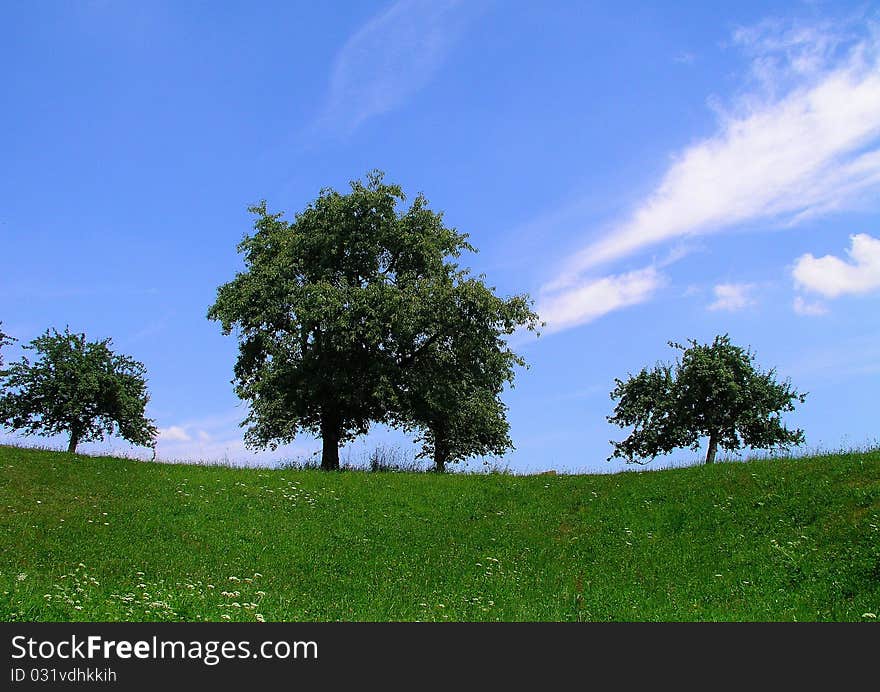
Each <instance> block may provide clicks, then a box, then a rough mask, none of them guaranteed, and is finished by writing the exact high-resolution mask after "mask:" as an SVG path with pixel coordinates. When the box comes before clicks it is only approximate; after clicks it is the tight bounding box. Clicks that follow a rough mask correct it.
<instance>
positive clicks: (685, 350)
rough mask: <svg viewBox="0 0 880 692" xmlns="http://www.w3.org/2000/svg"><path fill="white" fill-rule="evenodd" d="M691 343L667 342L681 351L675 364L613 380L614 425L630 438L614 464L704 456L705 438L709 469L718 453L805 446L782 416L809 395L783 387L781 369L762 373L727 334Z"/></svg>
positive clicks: (616, 446)
mask: <svg viewBox="0 0 880 692" xmlns="http://www.w3.org/2000/svg"><path fill="white" fill-rule="evenodd" d="M688 344H689V345H688V346H684V345H682V344H678V343H674V342H670V343H669V345H670V346H672V347H673V348H675V349H678V350H680V351H681V352H682V353H681V358H680V360H677V361H676V362H675V363H674V364H671V365H670V364H664V363H660V364H658V365H656V366H655V367H653V368H643V369H642V370H641V372H639V374H638V375H630V377H629V379H627V380H626V381H622V380H619V379H618V380H615V385H616V386H615V388H614V390H613V391H612V392H611V398H612V400H615V401H617V402H618V403H617V405H616V407H615V409H614V413H613V415H611V416H609V417H608V421H609V422H610V423H614V424H617V425H619V426H620V427H631V428H632V431H631V432H630V434H629V436H628V437H627V438H626V439H624V440H622V441H621V442H612V444H613V445H614V452H613V453H612V455H611V457H609V459H613V458H621V459H624V460H625V461H627V462H637V463H643V462H644V461H645V460H646V461H650V460H651V459H654V458H655V457H656V456H658V455H660V454H665V453H668V452H671V451H672V450H674V449H677V448H682V447H691V448H692V449H699V446H700V440H701V439H702V438H707V439H708V446H707V453H706V463H707V464H711V463H713V462H714V461H715V455H716V453H717V449H718V447H719V446H720V447H721V448H722V449H726V450H728V451H736V450H739V449H742V448H744V447H751V448H754V449H770V448H783V449H786V448H788V447H790V446H793V445H799V444H802V443H803V441H804V434H803V431H802V430H797V429H795V430H791V429H789V428H787V427H786V426H785V425H784V424H783V423H782V419H781V414H782V413H785V412H789V411H793V410H794V406H795V403H796V402H797V403H803V401H804V400H805V398H806V395H804V394H800V393H798V392H797V391H796V390H795V389H794V388H793V387H792V385H791V383H790V382H789V381H788V380H785V381H783V382H777V381H776V372H775V370H772V369H771V370H769V371H766V372H764V371H761V370H760V369H759V368H758V367H757V366H756V365H755V362H754V360H755V354H754V353H753V352H752V351H751V350H749V349H745V348H742V347H740V346H736V345H734V344H732V343H731V342H730V338H729V337H728V335H726V334H725V335H723V336H716V337H715V339H714V341H713V342H712V343H711V344H700V343H698V342H696V341H694V340H689V341H688Z"/></svg>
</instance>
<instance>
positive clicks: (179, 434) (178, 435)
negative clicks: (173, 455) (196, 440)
mask: <svg viewBox="0 0 880 692" xmlns="http://www.w3.org/2000/svg"><path fill="white" fill-rule="evenodd" d="M157 437H158V440H159V442H189V441H190V440H192V437H190V434H189V433H188V432H187V431H186V429H185V428H183V427H181V426H179V425H172V426H170V427H168V428H159V434H158V435H157Z"/></svg>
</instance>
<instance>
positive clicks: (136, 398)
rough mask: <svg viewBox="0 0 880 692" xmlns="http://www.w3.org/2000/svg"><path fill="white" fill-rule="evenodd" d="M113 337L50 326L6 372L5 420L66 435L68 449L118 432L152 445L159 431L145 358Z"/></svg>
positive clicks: (1, 400)
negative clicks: (150, 406) (151, 413)
mask: <svg viewBox="0 0 880 692" xmlns="http://www.w3.org/2000/svg"><path fill="white" fill-rule="evenodd" d="M110 345H111V340H110V339H104V340H102V341H86V336H85V334H72V333H71V332H70V330H69V329H67V328H65V330H64V332H63V333H62V332H58V331H57V330H47V331H46V333H45V334H43V335H42V336H40V337H37V338H36V339H34V340H33V341H31V342H30V344H28V345H26V346H25V347H24V348H25V350H28V351H33V352H35V353H36V354H37V357H36V359H35V360H34V361H33V362H31V361H30V360H29V359H28V358H27V356H22V358H21V360H20V361H18V362H15V363H11V364H10V365H9V367H8V368H7V369H6V370H5V371H4V372H3V373H2V375H0V383H2V385H3V389H4V390H5V391H4V393H3V394H2V396H0V423H2V424H3V425H4V426H5V427H7V428H9V429H11V430H14V431H18V432H22V433H24V434H25V435H42V436H44V437H50V436H52V435H58V434H66V435H68V437H69V445H68V448H67V451H68V452H71V453H75V452H76V449H77V446H78V445H79V443H80V442H93V441H97V440H103V439H104V435H105V434H107V435H111V434H114V432H115V433H116V434H117V435H118V436H119V437H122V438H123V439H125V440H128V441H129V442H131V443H132V444H136V445H143V446H145V447H148V446H151V445H152V444H153V440H154V439H155V436H156V432H157V430H156V427H155V425H154V424H153V421H151V420H150V419H148V418H146V416H145V415H144V409H145V407H146V405H147V402H148V401H149V395H148V393H147V384H146V380H145V374H146V368H145V367H144V365H143V364H142V363H139V362H138V361H136V360H134V359H132V358H130V357H128V356H124V355H118V354H116V353H113V351H112V350H111V349H110Z"/></svg>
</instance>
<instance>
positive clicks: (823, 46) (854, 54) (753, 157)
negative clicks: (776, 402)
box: [543, 22, 880, 326]
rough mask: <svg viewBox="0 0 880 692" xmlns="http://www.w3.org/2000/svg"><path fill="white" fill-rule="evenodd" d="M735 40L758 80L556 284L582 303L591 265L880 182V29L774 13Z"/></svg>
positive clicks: (848, 195)
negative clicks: (787, 21) (777, 18)
mask: <svg viewBox="0 0 880 692" xmlns="http://www.w3.org/2000/svg"><path fill="white" fill-rule="evenodd" d="M734 43H735V44H736V45H737V46H739V47H740V48H741V49H743V50H744V51H745V52H746V54H747V55H748V57H749V59H750V67H749V77H748V79H747V84H748V85H749V86H748V88H746V89H745V90H744V91H742V92H741V93H740V94H739V95H738V96H737V97H736V98H734V99H732V100H731V102H730V105H729V107H728V109H727V110H723V109H722V108H721V107H719V106H718V104H717V103H715V104H713V107H714V108H715V110H716V111H717V112H718V115H719V122H718V130H717V132H716V133H715V134H714V135H713V136H711V137H708V138H706V139H703V140H701V141H698V142H696V143H694V144H693V145H691V146H689V147H687V148H686V149H684V150H683V151H681V152H679V153H677V154H676V155H675V156H674V157H673V160H672V163H671V164H670V166H669V167H668V169H667V170H666V172H665V174H664V175H663V177H662V179H661V180H660V183H659V184H658V185H657V187H656V188H655V189H654V191H653V192H652V193H651V194H650V195H648V196H647V197H646V198H645V199H644V200H643V201H642V202H641V203H640V204H638V205H637V206H636V207H635V208H634V209H633V211H632V212H631V213H630V214H629V215H628V217H626V218H624V220H623V221H622V222H620V223H618V224H616V225H613V226H611V228H610V230H609V231H606V232H603V233H602V234H601V235H600V236H599V237H596V236H595V234H593V237H594V239H593V240H592V241H591V242H589V243H588V244H587V245H586V246H584V247H583V249H582V250H581V251H580V252H577V253H575V254H574V255H573V256H572V258H571V259H570V260H569V261H568V262H567V263H565V264H564V265H563V266H562V267H560V270H559V271H558V272H557V273H556V275H555V276H554V277H553V278H552V279H551V280H549V281H548V282H547V283H546V284H545V286H544V287H543V290H544V292H562V293H564V294H566V295H570V296H571V297H572V300H574V301H575V302H576V303H577V302H579V295H580V288H581V287H582V286H583V285H584V283H585V282H586V283H588V284H595V283H600V282H602V281H603V279H586V278H585V276H586V275H587V273H588V272H594V271H595V270H596V269H597V268H600V267H602V266H605V265H608V264H610V263H612V262H616V261H619V260H622V259H625V258H628V257H632V256H634V255H636V254H638V253H640V252H643V251H644V250H646V249H648V248H651V247H654V246H658V245H660V244H663V243H668V242H670V241H679V242H680V241H681V239H684V238H694V237H697V236H701V235H707V234H711V233H717V232H719V231H722V230H725V229H729V228H732V227H734V226H738V225H742V224H745V223H755V222H762V223H774V224H780V223H782V224H795V223H797V222H798V221H801V220H803V219H805V218H808V217H813V216H817V215H820V214H827V213H829V212H833V211H837V210H841V209H845V208H848V207H850V206H852V205H854V204H857V203H860V202H862V200H864V199H866V198H867V195H868V193H869V192H875V191H876V190H877V189H880V32H878V29H877V27H876V26H875V25H874V24H872V23H870V22H862V24H861V29H854V28H852V27H849V26H847V27H846V28H845V30H843V29H837V28H835V27H832V26H830V25H821V26H820V25H816V26H792V25H789V26H785V25H782V24H780V23H778V22H776V23H774V22H765V23H763V24H761V25H758V26H757V27H753V28H750V29H741V30H739V31H737V32H736V33H735V34H734ZM585 230H586V229H585ZM613 278H614V277H609V279H613ZM563 303H564V301H563V300H562V299H560V301H557V303H556V304H555V305H554V307H555V308H556V310H557V311H558V312H560V313H566V312H567V310H566V309H565V307H564V305H563ZM625 304H627V303H625V302H623V303H621V305H625ZM723 304H724V303H723V302H722V304H721V305H723ZM721 305H719V309H720V307H721ZM579 323H581V322H579V321H570V322H569V323H568V324H569V325H570V326H574V325H575V324H579Z"/></svg>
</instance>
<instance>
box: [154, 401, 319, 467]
mask: <svg viewBox="0 0 880 692" xmlns="http://www.w3.org/2000/svg"><path fill="white" fill-rule="evenodd" d="M245 415H246V413H245V412H244V411H243V410H242V409H241V408H237V409H233V410H230V411H227V412H224V413H220V414H216V415H210V416H204V417H202V418H198V419H193V420H188V421H185V422H183V423H179V424H177V425H172V426H169V427H167V428H161V429H160V430H159V440H158V445H157V447H156V455H157V457H158V458H159V459H161V460H165V461H177V460H182V461H191V462H194V463H198V462H208V463H210V462H218V461H219V462H224V463H227V462H228V463H234V464H245V465H247V464H251V465H260V464H271V463H272V462H275V461H278V460H282V459H290V458H301V457H304V456H308V455H309V454H311V453H313V452H314V451H315V450H317V449H320V448H321V444H320V442H318V441H315V440H312V439H309V436H307V435H303V439H302V441H299V440H298V441H297V442H296V443H295V444H292V445H285V446H283V447H279V448H278V449H276V450H258V451H254V450H251V449H248V448H247V447H246V446H245V443H244V439H243V431H242V428H241V426H240V425H239V423H240V422H241V420H242V418H244V417H245Z"/></svg>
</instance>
